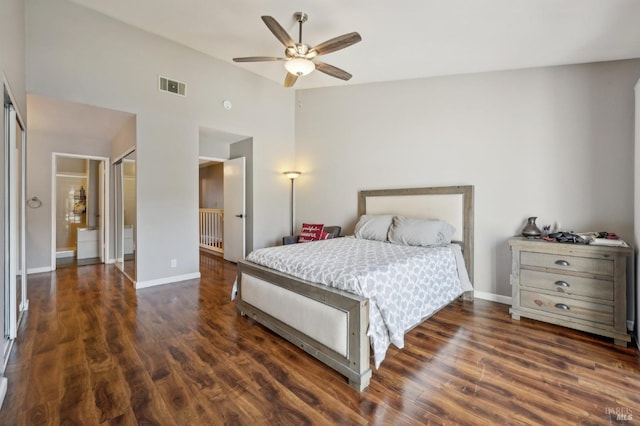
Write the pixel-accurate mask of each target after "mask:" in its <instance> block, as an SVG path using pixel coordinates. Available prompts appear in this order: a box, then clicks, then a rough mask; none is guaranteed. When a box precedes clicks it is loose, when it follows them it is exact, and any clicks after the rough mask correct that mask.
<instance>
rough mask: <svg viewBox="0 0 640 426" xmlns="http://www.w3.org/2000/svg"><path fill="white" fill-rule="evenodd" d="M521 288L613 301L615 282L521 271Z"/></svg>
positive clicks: (527, 270)
mask: <svg viewBox="0 0 640 426" xmlns="http://www.w3.org/2000/svg"><path fill="white" fill-rule="evenodd" d="M520 286H522V287H534V288H537V289H542V290H549V291H555V292H557V293H559V294H561V295H562V294H566V295H575V296H584V297H592V298H594V299H601V300H610V301H612V300H613V281H605V280H598V279H595V278H583V277H576V276H573V275H569V274H555V273H553V272H541V271H532V270H529V269H522V270H521V271H520Z"/></svg>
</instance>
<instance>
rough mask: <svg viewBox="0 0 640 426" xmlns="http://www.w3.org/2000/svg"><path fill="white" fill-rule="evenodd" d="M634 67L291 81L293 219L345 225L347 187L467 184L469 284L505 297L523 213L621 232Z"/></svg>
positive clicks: (349, 200)
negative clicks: (316, 83) (333, 82)
mask: <svg viewBox="0 0 640 426" xmlns="http://www.w3.org/2000/svg"><path fill="white" fill-rule="evenodd" d="M639 76H640V61H638V60H631V61H620V62H609V63H598V64H588V65H576V66H563V67H552V68H539V69H527V70H520V71H506V72H492V73H483V74H473V75H460V76H448V77H439V78H429V79H421V80H410V81H398V82H389V83H380V84H366V85H359V86H348V87H340V88H325V89H311V90H302V91H298V92H297V103H298V106H297V108H296V169H298V170H301V171H302V172H303V174H302V176H301V177H300V178H299V179H297V180H296V196H297V202H296V209H297V216H296V218H297V222H298V226H299V225H300V223H301V222H303V221H309V222H313V223H325V224H332V225H342V226H343V227H344V228H346V229H345V231H347V232H350V231H352V230H353V225H354V223H355V220H356V217H355V215H356V206H357V202H356V196H357V191H358V190H361V189H378V188H399V187H421V186H439V185H458V184H460V185H466V184H471V185H475V286H476V290H479V291H481V292H485V293H491V294H497V295H502V296H510V294H511V288H510V285H509V272H510V271H509V270H510V253H509V249H508V246H507V244H506V240H507V239H508V238H509V237H510V236H512V235H515V234H517V233H519V231H520V229H521V228H522V226H523V225H524V221H525V219H526V218H527V217H528V216H538V217H539V219H538V224H539V225H544V224H551V223H554V222H555V221H559V222H560V223H561V224H562V226H563V228H564V229H565V230H575V231H605V230H606V231H614V232H617V233H619V234H620V235H622V237H624V238H626V239H628V240H630V241H631V239H632V238H633V196H634V193H633V173H634V172H633V171H634V162H633V131H634V130H633V129H634V127H633V87H634V84H635V82H636V80H637V79H638V77H639ZM319 118H321V119H319ZM503 300H505V299H503Z"/></svg>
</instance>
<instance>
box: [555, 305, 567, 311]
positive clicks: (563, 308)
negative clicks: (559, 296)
mask: <svg viewBox="0 0 640 426" xmlns="http://www.w3.org/2000/svg"><path fill="white" fill-rule="evenodd" d="M556 308H558V309H562V310H565V311H568V310H569V309H571V308H569V305H565V304H564V303H556Z"/></svg>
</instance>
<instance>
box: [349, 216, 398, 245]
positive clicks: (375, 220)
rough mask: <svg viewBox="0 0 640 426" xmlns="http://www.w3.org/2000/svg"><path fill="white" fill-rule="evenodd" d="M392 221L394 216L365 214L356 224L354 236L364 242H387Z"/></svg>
mask: <svg viewBox="0 0 640 426" xmlns="http://www.w3.org/2000/svg"><path fill="white" fill-rule="evenodd" d="M392 219H393V215H366V214H363V215H362V216H360V220H359V221H358V223H356V229H355V231H354V235H355V237H356V238H362V239H364V240H376V241H387V234H388V233H389V227H390V226H391V221H392Z"/></svg>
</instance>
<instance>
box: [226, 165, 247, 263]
mask: <svg viewBox="0 0 640 426" xmlns="http://www.w3.org/2000/svg"><path fill="white" fill-rule="evenodd" d="M223 173H224V225H223V229H224V259H225V260H228V261H231V262H238V261H239V260H241V259H244V256H245V254H246V253H245V219H246V212H245V180H246V174H245V173H246V171H245V158H244V157H240V158H234V159H232V160H226V161H225V162H224V172H223Z"/></svg>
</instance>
